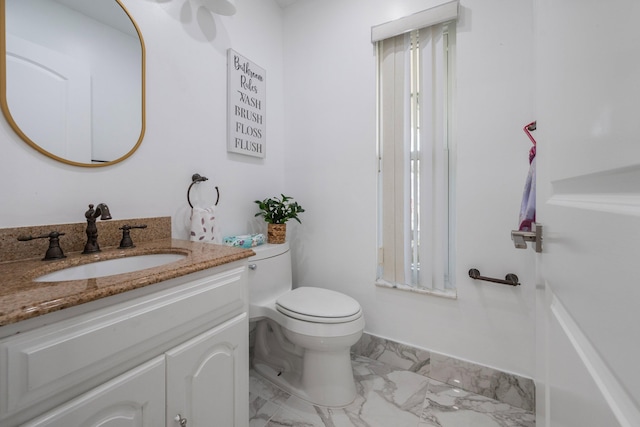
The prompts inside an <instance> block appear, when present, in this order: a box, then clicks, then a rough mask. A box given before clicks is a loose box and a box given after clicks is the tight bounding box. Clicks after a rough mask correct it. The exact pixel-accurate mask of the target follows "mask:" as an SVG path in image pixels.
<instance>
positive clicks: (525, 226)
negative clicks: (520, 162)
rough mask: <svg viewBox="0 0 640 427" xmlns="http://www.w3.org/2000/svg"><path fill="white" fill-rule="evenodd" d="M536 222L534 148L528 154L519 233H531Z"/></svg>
mask: <svg viewBox="0 0 640 427" xmlns="http://www.w3.org/2000/svg"><path fill="white" fill-rule="evenodd" d="M535 221H536V152H535V146H534V147H533V148H532V150H531V152H530V153H529V173H528V174H527V181H526V183H525V185H524V192H523V194H522V203H521V205H520V219H519V224H520V225H519V227H518V230H520V231H531V225H532V224H533V223H534V222H535Z"/></svg>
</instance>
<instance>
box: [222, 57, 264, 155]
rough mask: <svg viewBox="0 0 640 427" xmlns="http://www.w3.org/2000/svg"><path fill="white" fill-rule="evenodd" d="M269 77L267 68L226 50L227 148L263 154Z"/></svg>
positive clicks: (232, 150)
mask: <svg viewBox="0 0 640 427" xmlns="http://www.w3.org/2000/svg"><path fill="white" fill-rule="evenodd" d="M266 79H267V78H266V72H265V70H264V69H262V68H260V67H258V66H257V65H256V64H254V63H253V62H251V61H249V60H248V59H247V58H245V57H244V56H242V55H240V54H239V53H238V52H236V51H234V50H232V49H229V50H228V51H227V91H228V93H227V107H228V111H227V117H228V125H227V151H231V152H234V153H240V154H246V155H247V156H254V157H261V158H264V156H265V148H266V144H265V142H266V139H265V127H266V118H265V113H266V106H265V99H266V96H265V95H266V93H265V90H266Z"/></svg>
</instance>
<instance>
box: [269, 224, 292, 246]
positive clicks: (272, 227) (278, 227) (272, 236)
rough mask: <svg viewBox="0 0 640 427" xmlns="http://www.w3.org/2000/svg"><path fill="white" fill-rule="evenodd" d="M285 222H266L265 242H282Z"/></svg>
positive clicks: (285, 234) (285, 226) (284, 236)
mask: <svg viewBox="0 0 640 427" xmlns="http://www.w3.org/2000/svg"><path fill="white" fill-rule="evenodd" d="M286 237H287V224H267V243H284V241H285V238H286Z"/></svg>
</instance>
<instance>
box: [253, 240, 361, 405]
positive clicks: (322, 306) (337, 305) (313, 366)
mask: <svg viewBox="0 0 640 427" xmlns="http://www.w3.org/2000/svg"><path fill="white" fill-rule="evenodd" d="M253 250H254V251H255V252H256V255H255V256H253V257H251V258H249V318H250V320H251V321H258V322H257V326H256V341H255V348H254V357H253V367H254V369H255V370H256V371H257V372H258V373H259V374H261V375H262V376H264V377H265V378H267V379H268V380H270V381H271V382H273V383H274V384H276V385H278V386H280V387H281V388H282V389H284V390H286V391H288V392H289V393H291V394H293V395H295V396H298V397H300V398H302V399H305V400H307V401H309V402H311V403H313V404H316V405H320V406H330V407H339V406H346V405H348V404H350V403H351V402H352V401H353V400H354V398H355V396H356V387H355V382H354V379H353V371H352V368H351V358H350V349H351V346H352V345H353V344H355V343H356V342H357V341H358V339H359V338H360V336H361V335H362V330H363V329H364V318H363V316H362V309H361V307H360V304H358V302H357V301H356V300H354V299H353V298H351V297H349V296H347V295H344V294H341V293H339V292H335V291H331V290H328V289H322V288H313V287H300V288H297V289H292V278H291V252H290V251H289V243H284V244H280V245H272V244H266V245H262V246H257V247H255V248H253Z"/></svg>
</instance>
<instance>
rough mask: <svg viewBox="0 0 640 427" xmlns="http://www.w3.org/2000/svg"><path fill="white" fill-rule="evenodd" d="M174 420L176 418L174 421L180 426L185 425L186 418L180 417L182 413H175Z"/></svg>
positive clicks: (185, 426)
mask: <svg viewBox="0 0 640 427" xmlns="http://www.w3.org/2000/svg"><path fill="white" fill-rule="evenodd" d="M174 420H176V422H177V423H178V424H180V427H187V419H186V418H182V415H180V414H178V415H176V417H175V418H174Z"/></svg>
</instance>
